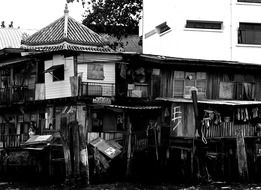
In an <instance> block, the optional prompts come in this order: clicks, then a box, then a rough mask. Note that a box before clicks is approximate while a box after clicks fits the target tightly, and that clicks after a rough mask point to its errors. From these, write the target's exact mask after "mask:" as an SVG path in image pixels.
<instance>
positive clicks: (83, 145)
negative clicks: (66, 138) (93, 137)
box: [79, 125, 90, 185]
mask: <svg viewBox="0 0 261 190" xmlns="http://www.w3.org/2000/svg"><path fill="white" fill-rule="evenodd" d="M79 133H80V160H81V166H82V170H83V177H84V178H85V179H83V181H84V182H85V183H86V184H87V185H88V184H89V183H90V181H89V156H88V148H87V131H86V130H85V129H84V127H83V126H82V125H80V126H79Z"/></svg>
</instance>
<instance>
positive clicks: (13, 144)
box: [0, 134, 29, 148]
mask: <svg viewBox="0 0 261 190" xmlns="http://www.w3.org/2000/svg"><path fill="white" fill-rule="evenodd" d="M28 138H29V136H28V135H27V134H20V135H0V142H1V143H2V146H3V148H18V147H20V146H21V144H22V143H24V142H25V141H27V140H28Z"/></svg>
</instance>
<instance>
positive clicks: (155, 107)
mask: <svg viewBox="0 0 261 190" xmlns="http://www.w3.org/2000/svg"><path fill="white" fill-rule="evenodd" d="M106 107H110V108H118V109H125V110H157V109H161V106H120V105H107V106H106Z"/></svg>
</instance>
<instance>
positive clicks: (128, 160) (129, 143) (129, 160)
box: [126, 115, 132, 177]
mask: <svg viewBox="0 0 261 190" xmlns="http://www.w3.org/2000/svg"><path fill="white" fill-rule="evenodd" d="M127 127H128V150H127V170H126V176H127V177H129V176H130V174H131V172H130V170H131V168H130V167H131V151H132V150H131V149H132V147H131V136H132V126H131V122H130V116H129V115H128V117H127Z"/></svg>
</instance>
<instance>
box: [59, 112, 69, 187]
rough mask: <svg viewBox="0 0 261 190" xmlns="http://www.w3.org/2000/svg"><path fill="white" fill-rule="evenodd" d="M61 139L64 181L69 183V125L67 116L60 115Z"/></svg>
mask: <svg viewBox="0 0 261 190" xmlns="http://www.w3.org/2000/svg"><path fill="white" fill-rule="evenodd" d="M60 132H61V140H62V144H63V153H64V161H65V183H69V182H70V180H71V177H72V165H71V153H70V136H69V127H68V126H67V117H66V116H65V117H61V131H60Z"/></svg>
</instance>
